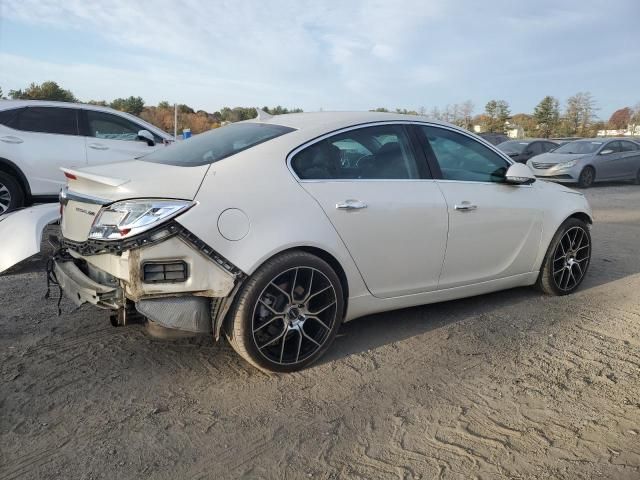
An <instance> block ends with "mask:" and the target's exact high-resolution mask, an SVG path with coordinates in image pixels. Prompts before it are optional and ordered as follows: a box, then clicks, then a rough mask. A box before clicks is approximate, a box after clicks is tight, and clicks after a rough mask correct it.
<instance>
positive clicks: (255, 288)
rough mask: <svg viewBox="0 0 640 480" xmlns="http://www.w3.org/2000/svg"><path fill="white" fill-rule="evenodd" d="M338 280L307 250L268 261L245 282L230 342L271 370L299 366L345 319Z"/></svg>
mask: <svg viewBox="0 0 640 480" xmlns="http://www.w3.org/2000/svg"><path fill="white" fill-rule="evenodd" d="M343 311H344V298H343V293H342V286H341V284H340V280H339V278H338V276H337V275H336V273H335V272H334V271H333V269H332V268H331V267H330V266H329V265H328V264H327V263H326V262H325V261H324V260H322V259H320V258H318V257H316V256H315V255H311V254H309V253H307V252H301V251H293V252H288V253H284V254H282V255H279V256H277V257H274V258H273V259H271V260H269V261H267V262H266V263H265V264H264V265H263V266H261V267H260V268H259V269H258V270H257V271H256V272H255V273H254V274H253V275H252V276H251V277H250V278H249V279H248V280H247V282H246V284H245V285H244V286H243V288H242V290H241V291H240V292H239V293H238V297H237V298H236V301H235V302H234V306H233V308H232V310H231V312H230V318H229V321H228V323H227V324H226V325H225V334H226V337H227V339H228V340H229V343H230V344H231V346H232V347H233V348H234V350H235V351H236V352H238V353H239V354H240V355H241V356H242V357H243V358H244V359H245V360H247V361H248V362H249V363H251V364H252V365H254V366H256V367H258V368H259V369H261V370H264V371H268V372H292V371H296V370H301V369H303V368H305V367H307V366H309V365H310V364H312V363H313V362H314V361H316V360H317V359H318V358H320V356H322V354H323V353H324V352H325V351H326V350H327V348H329V345H330V344H331V343H332V342H333V339H334V338H335V335H336V332H337V331H338V328H339V327H340V324H341V323H342V316H343Z"/></svg>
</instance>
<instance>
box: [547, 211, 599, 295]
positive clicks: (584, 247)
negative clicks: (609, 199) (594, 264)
mask: <svg viewBox="0 0 640 480" xmlns="http://www.w3.org/2000/svg"><path fill="white" fill-rule="evenodd" d="M590 261H591V233H590V232H589V227H588V225H587V224H586V223H585V222H583V221H582V220H578V219H577V218H569V219H568V220H566V221H565V222H564V223H563V224H562V225H561V226H560V228H559V229H558V231H557V232H556V234H555V235H554V237H553V240H551V244H550V245H549V248H548V250H547V255H546V256H545V259H544V263H543V264H542V270H541V271H540V276H539V277H538V282H537V284H536V285H537V286H538V288H540V289H541V290H542V291H543V292H545V293H548V294H549V295H567V294H569V293H572V292H574V291H575V290H576V289H577V288H578V287H579V286H580V284H581V283H582V280H584V276H585V274H586V273H587V269H588V268H589V263H590Z"/></svg>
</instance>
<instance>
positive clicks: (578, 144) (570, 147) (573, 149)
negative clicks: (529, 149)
mask: <svg viewBox="0 0 640 480" xmlns="http://www.w3.org/2000/svg"><path fill="white" fill-rule="evenodd" d="M603 143H604V142H594V141H591V140H577V141H575V142H569V143H565V144H564V145H562V146H561V147H559V148H557V149H556V150H554V151H553V153H566V154H569V153H595V152H596V151H597V150H598V149H599V148H600V147H601V146H602V144H603Z"/></svg>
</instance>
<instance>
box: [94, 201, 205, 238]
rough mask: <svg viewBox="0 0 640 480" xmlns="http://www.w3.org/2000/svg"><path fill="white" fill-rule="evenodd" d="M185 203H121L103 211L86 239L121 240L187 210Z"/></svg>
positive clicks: (186, 202)
mask: <svg viewBox="0 0 640 480" xmlns="http://www.w3.org/2000/svg"><path fill="white" fill-rule="evenodd" d="M193 205H194V202H190V201H186V200H155V199H143V200H125V201H122V202H116V203H112V204H111V205H107V206H105V207H103V208H102V209H101V210H100V212H98V215H97V216H96V219H95V220H94V222H93V225H92V226H91V231H90V232H89V238H92V239H95V240H121V239H123V238H126V237H132V236H133V235H137V234H139V233H142V232H144V231H146V230H149V229H150V228H153V227H155V226H157V225H159V224H161V223H162V222H165V221H167V220H169V219H171V218H173V217H175V216H176V215H179V214H180V213H182V212H184V211H185V210H187V209H189V208H191V207H192V206H193Z"/></svg>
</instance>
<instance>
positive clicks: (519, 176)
mask: <svg viewBox="0 0 640 480" xmlns="http://www.w3.org/2000/svg"><path fill="white" fill-rule="evenodd" d="M504 178H505V181H506V182H507V183H510V184H512V185H526V184H528V183H533V182H535V181H536V176H535V175H534V174H533V172H532V171H531V169H530V168H529V167H528V166H527V165H526V164H524V163H514V164H513V165H511V166H510V167H509V169H508V170H507V173H506V174H505V176H504Z"/></svg>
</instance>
